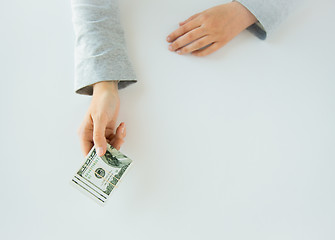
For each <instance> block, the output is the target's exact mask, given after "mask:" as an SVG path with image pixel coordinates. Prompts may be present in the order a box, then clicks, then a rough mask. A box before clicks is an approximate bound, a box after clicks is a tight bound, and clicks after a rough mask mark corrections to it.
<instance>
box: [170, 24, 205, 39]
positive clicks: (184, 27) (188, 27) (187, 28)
mask: <svg viewBox="0 0 335 240" xmlns="http://www.w3.org/2000/svg"><path fill="white" fill-rule="evenodd" d="M200 25H201V24H199V23H198V22H197V21H190V22H187V23H185V24H184V25H182V26H180V27H179V28H178V29H177V30H175V31H174V32H172V33H171V34H170V35H169V36H168V37H167V38H166V40H167V41H168V42H173V41H174V40H176V39H177V38H179V37H180V36H182V35H184V34H185V33H187V32H189V31H191V30H193V29H194V28H197V27H200Z"/></svg>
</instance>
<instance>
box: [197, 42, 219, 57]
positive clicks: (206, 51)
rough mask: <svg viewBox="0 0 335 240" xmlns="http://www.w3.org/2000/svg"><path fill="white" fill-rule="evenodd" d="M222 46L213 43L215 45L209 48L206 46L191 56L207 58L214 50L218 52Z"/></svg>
mask: <svg viewBox="0 0 335 240" xmlns="http://www.w3.org/2000/svg"><path fill="white" fill-rule="evenodd" d="M222 46H223V44H221V43H218V42H215V43H213V44H211V45H210V46H208V47H206V48H204V49H200V50H197V51H194V52H192V55H195V56H198V57H203V56H207V55H209V54H211V53H213V52H215V51H216V50H218V49H219V48H221V47H222Z"/></svg>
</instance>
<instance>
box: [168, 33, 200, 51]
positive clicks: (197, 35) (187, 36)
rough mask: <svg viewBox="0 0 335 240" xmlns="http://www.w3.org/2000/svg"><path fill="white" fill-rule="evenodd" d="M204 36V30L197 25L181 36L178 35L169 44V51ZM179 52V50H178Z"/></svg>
mask: <svg viewBox="0 0 335 240" xmlns="http://www.w3.org/2000/svg"><path fill="white" fill-rule="evenodd" d="M203 36H205V31H204V30H203V28H201V27H198V28H195V29H193V30H191V31H189V32H188V33H186V34H184V35H183V36H181V37H179V38H178V39H177V40H175V41H174V42H173V43H172V44H171V45H170V46H169V50H170V51H176V50H178V49H179V48H182V47H184V46H185V45H187V44H190V43H191V42H193V41H195V40H197V39H199V38H201V37H203ZM178 53H179V52H178Z"/></svg>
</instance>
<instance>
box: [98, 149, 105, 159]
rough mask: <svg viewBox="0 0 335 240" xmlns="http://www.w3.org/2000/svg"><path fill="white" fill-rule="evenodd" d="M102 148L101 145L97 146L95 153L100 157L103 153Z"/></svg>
mask: <svg viewBox="0 0 335 240" xmlns="http://www.w3.org/2000/svg"><path fill="white" fill-rule="evenodd" d="M103 151H104V150H103V149H102V147H97V154H98V156H99V157H101V156H102V155H103Z"/></svg>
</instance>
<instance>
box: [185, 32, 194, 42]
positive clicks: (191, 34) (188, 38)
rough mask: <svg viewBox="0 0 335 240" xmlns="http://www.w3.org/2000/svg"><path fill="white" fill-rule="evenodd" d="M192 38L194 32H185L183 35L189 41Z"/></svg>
mask: <svg viewBox="0 0 335 240" xmlns="http://www.w3.org/2000/svg"><path fill="white" fill-rule="evenodd" d="M193 38H194V34H193V33H189V34H187V36H185V39H186V40H187V41H191V40H193Z"/></svg>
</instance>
